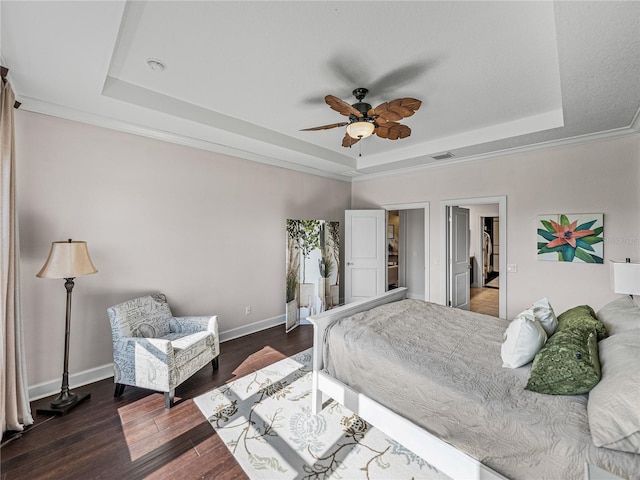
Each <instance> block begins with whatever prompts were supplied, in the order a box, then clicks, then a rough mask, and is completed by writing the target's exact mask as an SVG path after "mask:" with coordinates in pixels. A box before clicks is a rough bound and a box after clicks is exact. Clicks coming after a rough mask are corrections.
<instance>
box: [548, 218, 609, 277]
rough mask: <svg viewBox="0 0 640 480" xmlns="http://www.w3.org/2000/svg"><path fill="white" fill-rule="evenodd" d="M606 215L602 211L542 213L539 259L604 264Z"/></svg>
mask: <svg viewBox="0 0 640 480" xmlns="http://www.w3.org/2000/svg"><path fill="white" fill-rule="evenodd" d="M603 217H604V215H603V214H601V213H581V214H564V213H562V214H553V215H539V216H538V259H539V260H549V261H553V262H574V263H600V264H601V263H603V262H604V233H603V232H604V224H603Z"/></svg>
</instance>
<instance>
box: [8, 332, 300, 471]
mask: <svg viewBox="0 0 640 480" xmlns="http://www.w3.org/2000/svg"><path fill="white" fill-rule="evenodd" d="M312 337H313V329H312V327H311V326H300V327H298V328H297V329H295V330H293V331H292V332H291V333H289V334H285V333H284V326H279V327H274V328H270V329H268V330H264V331H262V332H259V333H256V334H252V335H248V336H246V337H243V338H240V339H236V340H231V341H229V342H225V343H222V344H221V345H220V349H221V353H220V369H219V370H218V371H217V372H214V371H213V370H212V369H211V366H208V367H205V368H203V369H202V370H200V371H199V372H198V373H196V374H195V375H194V376H193V377H191V378H190V379H189V380H187V381H186V382H185V383H183V384H182V385H181V386H180V387H178V389H177V391H176V400H177V404H176V405H175V406H174V407H173V408H171V410H165V408H164V396H163V394H161V393H154V392H151V391H149V390H142V389H138V388H133V387H127V388H126V389H125V392H124V395H122V396H121V397H119V398H114V397H113V391H114V385H113V379H112V378H110V379H107V380H103V381H100V382H96V383H93V384H90V385H87V386H85V387H82V388H78V389H76V390H75V391H78V392H90V393H91V398H90V399H88V400H86V401H85V402H84V403H82V404H80V405H78V406H77V407H76V408H75V409H74V410H72V411H71V412H69V413H68V414H67V415H65V416H62V417H49V416H44V415H36V416H35V417H34V420H35V423H34V425H33V426H31V427H29V428H28V429H26V430H25V431H24V432H22V434H21V435H20V436H15V437H12V438H8V436H7V435H5V437H4V438H3V447H2V449H1V450H0V455H1V458H2V465H1V468H0V472H1V473H0V479H1V480H11V479H45V478H47V479H49V478H50V479H68V478H69V479H70V478H73V479H89V478H91V479H98V478H100V479H112V478H113V479H127V480H129V479H141V478H154V479H165V478H167V479H168V478H179V479H180V480H189V479H196V478H203V479H214V478H215V479H217V480H218V479H220V480H224V479H232V478H233V479H236V478H238V479H244V478H247V477H246V475H245V474H244V472H243V471H242V469H241V468H240V466H239V465H238V464H237V463H236V461H235V460H234V458H233V456H232V455H231V454H230V453H229V451H228V450H227V448H226V447H225V445H224V444H223V443H222V441H221V440H220V439H219V438H218V437H217V436H216V434H215V432H214V430H213V428H212V427H211V426H210V425H209V423H208V422H207V420H206V419H205V418H204V417H203V416H202V414H201V413H200V410H199V409H198V407H197V406H196V404H195V403H193V400H192V399H193V398H194V397H196V396H198V395H200V394H203V393H205V392H207V391H209V390H211V389H212V388H214V387H217V386H220V385H223V384H225V383H228V382H230V381H232V380H234V379H236V378H238V377H241V376H243V375H246V374H248V373H251V372H253V371H255V370H258V369H260V368H263V367H265V366H267V365H270V364H272V363H274V362H276V361H278V360H281V359H283V358H285V357H287V356H290V355H293V354H295V353H298V352H300V351H302V350H304V349H306V348H309V347H311V346H312V344H313V339H312ZM52 398H53V397H51V398H48V399H42V400H38V401H35V402H32V404H31V408H32V412H33V414H34V415H35V414H36V413H35V412H36V409H37V408H40V407H46V406H48V404H49V402H50V401H51V399H52Z"/></svg>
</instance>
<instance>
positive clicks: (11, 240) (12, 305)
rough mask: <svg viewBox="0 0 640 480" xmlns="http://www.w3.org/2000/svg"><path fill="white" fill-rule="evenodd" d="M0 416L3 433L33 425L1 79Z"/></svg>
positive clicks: (10, 98) (6, 100)
mask: <svg viewBox="0 0 640 480" xmlns="http://www.w3.org/2000/svg"><path fill="white" fill-rule="evenodd" d="M0 86H1V88H2V91H1V92H0V93H1V94H0V168H1V169H0V182H1V183H0V186H1V188H0V215H1V218H0V220H1V221H0V234H1V236H2V238H1V240H2V242H1V247H0V248H1V252H0V270H1V272H0V275H1V276H2V277H1V278H0V284H1V288H2V291H1V292H0V295H1V296H0V310H1V311H2V329H1V330H0V340H1V341H0V368H1V369H2V371H1V372H0V407H1V411H0V415H2V433H4V432H6V431H9V430H16V431H20V430H22V429H24V427H25V426H28V425H31V424H32V423H33V417H32V416H31V408H30V406H29V395H28V383H27V375H26V368H25V355H24V342H23V337H22V318H21V311H20V265H19V255H20V251H19V243H18V219H17V215H16V172H15V165H16V159H15V136H14V126H13V105H14V102H15V96H14V94H13V90H12V88H11V84H10V83H9V82H8V81H6V79H5V78H3V79H2V80H0Z"/></svg>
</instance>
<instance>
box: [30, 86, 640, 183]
mask: <svg viewBox="0 0 640 480" xmlns="http://www.w3.org/2000/svg"><path fill="white" fill-rule="evenodd" d="M21 100H22V107H21V109H20V110H21V111H25V110H26V111H29V112H33V113H39V114H42V115H50V116H53V117H58V118H63V119H66V120H71V121H74V122H79V123H85V124H89V125H94V126H98V127H103V128H108V129H111V130H117V131H120V132H124V133H130V134H133V135H139V136H142V137H147V138H152V139H156V140H161V141H164V142H169V143H174V144H177V145H183V146H187V147H192V148H197V149H200V150H206V151H210V152H215V153H220V154H223V155H228V156H231V157H238V158H242V159H245V160H251V161H254V162H258V163H263V164H266V165H271V166H274V167H280V168H285V169H288V170H293V171H297V172H301V173H306V174H310V175H317V176H320V177H325V178H330V179H332V180H339V181H342V182H347V183H353V182H363V181H367V180H371V179H376V178H385V177H393V176H398V175H405V174H407V173H414V172H419V171H423V170H427V169H430V168H438V167H443V166H453V165H462V164H465V163H471V162H478V161H483V160H490V159H493V158H498V157H503V156H506V155H519V154H523V153H529V152H536V151H541V150H549V149H555V148H562V147H569V146H573V145H581V144H585V143H591V142H600V141H604V140H611V139H614V138H620V137H625V136H629V135H637V134H640V108H638V110H637V111H636V114H635V116H634V118H633V120H632V121H631V123H630V125H629V126H628V127H622V128H616V129H612V130H607V131H604V132H597V133H591V134H585V135H578V136H575V137H570V138H563V139H560V140H551V141H548V142H541V143H536V144H532V145H525V146H522V147H514V148H508V149H505V150H499V151H495V152H489V153H483V154H479V155H471V156H468V157H461V158H454V159H448V160H443V161H434V162H429V163H428V164H426V165H420V166H415V167H408V168H399V169H396V170H393V171H388V172H376V173H365V172H359V171H358V170H349V171H345V172H343V173H333V172H326V171H324V170H320V169H316V168H312V167H308V166H305V165H299V164H296V163H292V162H287V161H285V160H280V159H277V158H273V157H270V156H266V155H260V154H257V153H254V152H249V151H246V150H242V149H239V148H234V147H229V146H227V145H222V144H219V143H215V142H210V141H207V140H201V139H197V138H193V137H188V136H185V135H178V134H175V133H170V132H167V131H164V130H159V129H154V128H149V127H143V126H141V125H136V124H133V123H129V122H125V121H122V120H116V119H113V118H109V117H105V116H101V115H95V114H91V113H87V112H83V111H80V110H76V109H73V108H69V107H64V106H61V105H57V104H54V103H50V102H45V101H42V100H38V99H35V98H30V97H22V98H21ZM426 157H428V158H432V157H429V156H428V155H426Z"/></svg>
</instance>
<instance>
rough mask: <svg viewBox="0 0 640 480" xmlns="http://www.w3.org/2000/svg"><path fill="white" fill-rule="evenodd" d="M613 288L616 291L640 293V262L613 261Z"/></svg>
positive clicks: (629, 293) (630, 293) (631, 293)
mask: <svg viewBox="0 0 640 480" xmlns="http://www.w3.org/2000/svg"><path fill="white" fill-rule="evenodd" d="M611 289H612V290H613V291H614V292H616V293H622V294H626V295H640V263H630V262H614V261H611Z"/></svg>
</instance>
